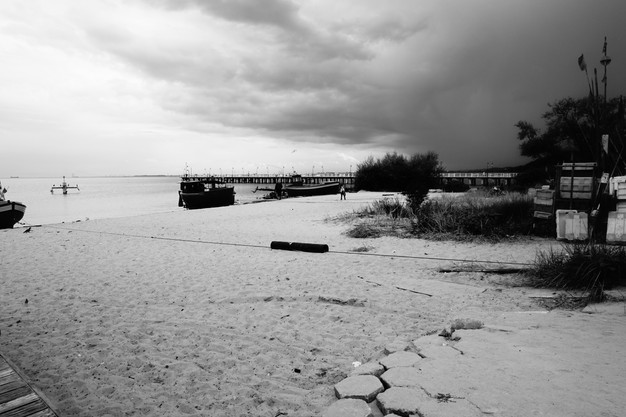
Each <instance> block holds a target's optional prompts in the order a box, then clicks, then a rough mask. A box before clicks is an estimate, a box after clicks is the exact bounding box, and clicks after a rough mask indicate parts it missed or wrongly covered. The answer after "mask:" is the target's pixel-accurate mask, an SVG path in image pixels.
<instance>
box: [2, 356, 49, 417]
mask: <svg viewBox="0 0 626 417" xmlns="http://www.w3.org/2000/svg"><path fill="white" fill-rule="evenodd" d="M0 417H58V414H56V413H55V412H54V411H53V410H52V409H51V408H50V406H49V405H48V404H47V402H46V401H45V400H44V398H43V393H40V392H38V390H36V389H35V388H34V387H33V386H32V385H31V384H29V383H28V382H27V379H26V378H25V377H24V376H23V375H22V374H21V373H20V372H19V371H18V370H17V368H16V367H15V366H13V365H12V364H11V363H10V362H9V361H8V360H7V359H6V358H5V357H4V356H3V355H2V354H1V353H0Z"/></svg>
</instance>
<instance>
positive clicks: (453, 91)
mask: <svg viewBox="0 0 626 417" xmlns="http://www.w3.org/2000/svg"><path fill="white" fill-rule="evenodd" d="M145 4H147V5H152V4H154V3H152V2H146V3H145ZM160 4H161V6H162V7H164V10H169V11H170V13H172V14H171V19H173V20H175V19H184V18H185V16H184V15H181V13H189V12H193V11H198V12H201V16H203V19H204V21H203V22H204V23H203V25H204V28H205V30H206V34H205V35H203V34H202V32H200V33H199V36H200V39H198V41H197V42H192V43H177V42H171V43H167V42H162V43H155V42H154V41H153V40H152V39H151V38H150V37H148V36H145V34H142V33H141V32H132V31H130V32H129V34H128V35H124V36H121V35H120V33H124V29H123V28H115V27H114V26H113V27H111V26H109V27H108V30H109V31H110V32H111V33H109V34H107V33H106V29H100V30H99V31H98V30H91V32H90V34H91V36H92V38H93V39H94V41H95V42H96V43H98V44H99V45H101V46H102V47H103V48H105V49H106V50H108V51H109V52H110V53H112V54H115V55H117V56H119V57H122V58H123V59H124V60H125V61H126V62H128V63H130V64H131V65H133V66H135V67H137V68H140V69H141V70H142V71H144V72H145V73H147V74H151V75H152V76H154V77H157V78H159V79H163V80H165V81H168V82H171V83H180V84H182V85H184V93H180V92H177V93H176V94H167V93H166V94H164V96H163V97H162V100H163V101H162V102H161V105H162V106H163V107H164V108H167V109H170V110H174V111H177V112H181V113H184V114H188V115H193V116H195V117H198V118H200V119H204V120H206V121H209V122H212V123H219V124H221V125H223V126H225V127H228V126H232V127H236V128H246V129H250V130H251V131H255V130H258V131H259V132H263V134H264V135H268V136H272V137H283V138H287V139H290V140H298V141H311V142H324V143H337V144H350V143H354V144H360V145H363V144H371V145H372V146H374V147H381V148H383V147H387V148H391V149H396V150H398V151H400V152H407V153H411V152H424V151H428V150H434V151H437V152H439V153H440V154H441V156H442V159H444V160H446V161H448V162H449V164H450V165H452V166H463V165H473V164H477V163H479V164H484V163H485V161H490V160H500V161H502V163H503V164H507V163H516V162H520V161H521V160H520V159H519V155H518V150H517V143H516V141H515V134H516V132H515V128H514V126H513V125H514V124H515V123H516V122H517V121H518V120H521V119H531V120H537V119H538V118H539V116H540V115H541V113H543V111H544V110H545V109H546V105H547V103H548V102H552V101H555V100H557V99H559V98H562V97H565V96H580V95H584V94H585V85H586V82H585V79H584V76H583V75H582V74H581V73H580V72H579V71H578V70H577V67H576V58H577V57H578V56H579V55H580V53H583V52H586V53H587V54H588V55H589V56H590V57H591V56H593V54H595V57H596V60H597V59H599V51H600V48H601V43H602V40H603V36H604V35H605V34H606V35H608V36H609V42H610V47H611V50H612V51H616V52H617V51H623V50H626V48H625V46H626V45H625V44H624V39H623V37H622V35H623V34H624V29H622V24H621V21H620V16H623V15H624V13H620V12H625V11H626V7H625V6H624V5H623V4H622V2H619V1H616V0H615V1H613V0H611V1H606V2H602V4H599V5H597V4H596V3H593V2H590V1H583V2H576V3H575V4H573V3H572V2H569V1H564V0H554V1H550V2H542V1H510V2H493V1H467V2H466V1H441V2H434V1H427V2H409V1H395V2H392V3H390V4H389V6H384V5H381V4H380V3H377V2H371V3H366V6H363V7H360V8H359V6H360V5H361V3H357V2H354V3H349V2H348V3H344V2H340V3H338V4H341V5H342V7H345V8H344V9H342V11H344V12H345V13H343V14H341V15H338V16H333V15H332V14H331V13H330V12H329V13H327V14H323V13H321V12H320V10H321V11H322V12H323V11H324V10H323V9H324V7H322V6H319V7H318V9H317V12H318V13H317V14H316V13H315V11H316V10H313V9H312V8H311V5H312V4H315V5H316V6H317V5H318V4H319V3H306V2H295V1H286V0H262V1H259V0H235V1H226V0H224V1H217V0H213V1H211V0H207V1H200V0H197V1H193V0H187V1H173V0H172V1H163V0H162V1H161V2H160ZM324 4H325V5H327V6H328V7H329V8H330V7H332V6H336V5H337V3H332V2H330V3H324ZM346 4H348V5H354V7H350V8H348V7H347V6H346ZM368 8H371V10H369V9H368ZM163 30H164V32H165V33H167V31H168V30H171V28H167V27H164V28H163ZM212 30H216V31H219V32H220V35H219V36H217V37H216V36H215V35H212V34H211V31H212ZM216 33H217V32H216ZM224 45H225V46H224ZM594 48H595V50H594ZM618 65H619V66H618ZM618 68H620V69H621V70H623V69H624V65H623V64H617V61H615V64H613V66H612V67H611V70H613V69H615V70H617V69H618ZM613 80H615V81H613ZM612 81H613V82H614V84H612V85H613V88H614V89H615V90H614V91H620V90H619V88H622V90H621V92H623V87H624V84H623V81H621V80H620V79H617V77H615V78H612Z"/></svg>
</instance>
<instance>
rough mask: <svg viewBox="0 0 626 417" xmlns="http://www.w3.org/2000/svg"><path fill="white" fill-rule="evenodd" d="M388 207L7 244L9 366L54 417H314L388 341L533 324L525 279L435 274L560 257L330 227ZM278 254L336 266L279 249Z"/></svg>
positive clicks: (186, 218)
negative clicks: (512, 316) (524, 319)
mask: <svg viewBox="0 0 626 417" xmlns="http://www.w3.org/2000/svg"><path fill="white" fill-rule="evenodd" d="M381 197H382V193H369V192H367V193H363V192H361V193H355V194H349V195H348V200H347V201H339V196H322V197H314V198H296V199H285V200H282V201H271V202H263V203H259V204H247V205H237V206H232V207H223V208H215V209H206V210H196V211H183V212H178V213H164V214H154V215H146V216H138V217H126V218H120V219H108V220H91V221H85V222H77V223H66V224H59V225H51V226H42V227H32V228H31V230H30V232H28V233H24V231H25V229H22V228H18V229H12V230H2V231H0V237H1V239H0V254H1V256H2V262H1V263H0V276H1V277H2V291H1V293H0V306H1V308H0V313H1V316H0V331H1V334H0V351H2V352H3V354H5V355H6V356H7V357H9V358H11V360H12V361H13V362H14V363H16V364H17V365H18V366H19V367H20V369H21V370H22V371H23V372H24V373H25V374H27V375H28V376H29V378H30V379H31V380H32V381H33V382H34V383H35V384H36V385H37V387H39V388H40V389H41V390H42V391H43V392H45V393H46V395H47V396H48V398H49V400H50V402H51V405H52V406H53V407H54V408H55V409H56V410H57V411H58V412H59V413H60V415H62V416H153V415H154V416H156V415H159V416H188V415H190V416H194V415H197V416H271V417H275V416H279V415H285V416H289V417H295V416H315V415H321V413H322V412H323V411H324V410H325V409H326V408H327V407H328V406H329V405H330V404H331V403H332V402H333V401H335V400H336V398H335V395H334V393H333V385H334V384H335V383H337V382H339V381H341V380H342V379H343V378H345V377H346V375H348V374H349V373H350V371H351V370H352V368H353V365H352V364H353V362H355V361H359V362H362V363H365V362H368V361H370V360H373V359H375V358H377V357H379V356H380V355H381V354H382V353H383V352H384V350H385V347H386V346H387V345H389V344H390V343H394V342H396V341H399V340H404V341H411V340H415V339H418V338H419V337H420V336H424V335H427V334H432V332H434V331H438V330H440V329H441V328H443V327H444V326H446V325H448V324H449V323H450V321H451V320H454V319H456V318H472V319H476V320H482V321H484V322H485V323H489V322H501V318H502V317H503V315H504V314H509V313H512V312H534V311H537V310H541V307H540V306H539V305H538V304H537V299H536V298H533V297H530V296H529V294H531V293H532V291H534V290H531V289H529V288H525V287H519V286H515V285H510V284H511V283H512V282H513V281H514V279H515V275H513V276H511V275H506V276H503V275H490V274H484V273H469V272H453V273H445V274H444V273H440V272H438V269H439V268H442V267H454V266H459V265H461V263H459V262H457V261H455V259H459V260H460V259H462V260H476V261H478V262H480V261H502V262H516V263H524V262H532V261H533V259H534V258H535V255H536V252H537V250H539V249H547V248H549V247H551V246H555V247H558V246H559V243H558V242H555V241H553V240H550V239H540V238H528V239H524V240H516V241H511V242H503V243H499V244H488V243H457V242H433V241H426V240H420V239H401V238H389V237H385V238H377V239H352V238H349V237H347V236H345V234H344V232H345V231H346V230H347V228H348V225H347V224H345V223H341V222H338V221H336V220H334V219H335V218H336V217H337V216H338V215H340V214H341V213H345V212H349V211H352V210H355V209H357V208H358V207H361V206H363V205H365V204H368V203H370V202H372V201H374V200H376V199H379V198H381ZM272 241H287V242H308V243H320V244H327V245H328V246H329V248H330V252H328V253H307V252H294V251H282V250H271V249H270V243H271V242H272ZM362 247H368V249H369V251H368V252H359V251H358V249H359V248H362ZM463 265H466V264H464V263H463ZM568 314H569V313H568ZM571 314H574V313H571ZM576 314H577V313H576ZM572 320H573V318H572ZM619 320H621V323H622V324H623V317H622V318H620V319H619ZM590 325H593V326H598V324H597V323H592V324H590ZM604 325H605V326H606V327H607V328H613V329H614V328H615V323H614V322H612V321H607V322H606V323H605V324H604ZM622 330H623V327H622ZM555 331H556V330H555ZM622 335H623V332H622ZM622 338H623V336H622ZM614 351H615V354H616V355H618V354H619V352H620V351H621V353H622V355H621V356H619V357H618V356H616V360H618V361H619V362H623V353H624V350H623V348H621V349H618V348H616V349H614ZM620 366H623V365H620ZM600 377H601V375H600ZM617 382H620V381H619V380H617ZM622 382H623V381H622ZM602 389H603V390H609V391H610V388H607V387H604V388H602ZM525 395H526V394H525ZM607 395H612V394H611V391H610V392H609V393H608V394H607ZM581 401H582V400H581ZM619 401H623V400H621V399H620V400H619ZM621 405H623V404H621V403H619V402H618V403H617V404H611V405H609V406H607V407H609V409H607V410H601V411H603V412H604V414H602V413H596V414H595V415H607V416H612V415H617V414H613V411H615V410H616V409H614V408H615V407H619V406H621ZM587 411H589V410H587ZM495 414H496V415H515V414H507V413H495ZM592 414H593V413H592ZM534 415H540V414H534ZM545 415H557V414H545ZM564 415H567V414H564ZM570 415H571V414H570ZM581 415H583V414H581ZM587 415H591V414H587Z"/></svg>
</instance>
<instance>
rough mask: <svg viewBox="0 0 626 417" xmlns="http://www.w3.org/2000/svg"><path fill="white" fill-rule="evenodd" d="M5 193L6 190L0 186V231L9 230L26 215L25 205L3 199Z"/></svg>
mask: <svg viewBox="0 0 626 417" xmlns="http://www.w3.org/2000/svg"><path fill="white" fill-rule="evenodd" d="M6 192H7V190H6V188H4V187H2V184H0V229H11V228H12V227H13V226H14V225H15V223H17V222H19V221H20V220H22V218H23V217H24V213H26V205H24V204H22V203H20V202H19V201H10V200H6V199H5V198H4V193H6Z"/></svg>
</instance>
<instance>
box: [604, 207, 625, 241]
mask: <svg viewBox="0 0 626 417" xmlns="http://www.w3.org/2000/svg"><path fill="white" fill-rule="evenodd" d="M606 241H607V243H626V213H620V212H616V211H611V212H609V219H608V222H607V226H606Z"/></svg>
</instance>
